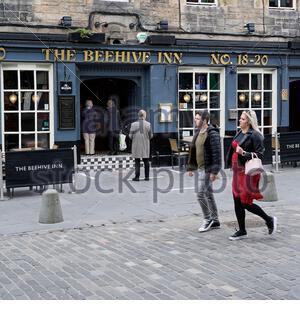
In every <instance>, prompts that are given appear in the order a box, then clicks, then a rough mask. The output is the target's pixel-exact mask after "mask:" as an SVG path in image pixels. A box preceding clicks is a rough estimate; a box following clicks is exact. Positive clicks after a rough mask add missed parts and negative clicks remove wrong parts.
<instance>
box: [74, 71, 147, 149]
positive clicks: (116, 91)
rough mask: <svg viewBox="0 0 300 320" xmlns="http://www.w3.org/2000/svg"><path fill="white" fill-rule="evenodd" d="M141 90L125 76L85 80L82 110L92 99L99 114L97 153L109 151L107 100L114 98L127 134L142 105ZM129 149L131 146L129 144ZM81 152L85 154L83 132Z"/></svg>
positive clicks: (81, 86) (81, 89)
mask: <svg viewBox="0 0 300 320" xmlns="http://www.w3.org/2000/svg"><path fill="white" fill-rule="evenodd" d="M140 97H141V95H140V92H139V88H138V85H137V84H136V82H135V81H133V80H128V79H123V78H108V77H100V78H99V77H98V78H93V79H88V80H84V81H82V82H81V85H80V111H81V113H82V111H83V110H84V108H85V101H86V100H92V101H93V105H94V107H95V109H96V111H97V112H98V114H99V130H98V131H97V134H96V139H95V153H96V154H101V153H103V154H106V153H107V152H108V141H107V126H108V114H107V109H106V107H107V101H108V99H113V100H114V102H115V104H116V106H117V108H118V110H119V112H120V120H121V123H120V125H121V130H122V131H124V133H125V134H126V133H127V131H128V130H129V126H130V124H131V122H133V121H134V120H135V119H136V114H137V109H138V108H139V105H140ZM128 149H129V146H128ZM80 150H81V154H84V140H83V137H82V134H81V147H80Z"/></svg>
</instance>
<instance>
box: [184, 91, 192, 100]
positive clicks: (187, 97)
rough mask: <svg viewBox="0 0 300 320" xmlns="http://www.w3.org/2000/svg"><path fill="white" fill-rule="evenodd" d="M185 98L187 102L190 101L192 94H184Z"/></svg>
mask: <svg viewBox="0 0 300 320" xmlns="http://www.w3.org/2000/svg"><path fill="white" fill-rule="evenodd" d="M183 100H184V101H185V102H190V100H191V96H190V95H189V94H188V93H186V94H185V95H184V96H183Z"/></svg>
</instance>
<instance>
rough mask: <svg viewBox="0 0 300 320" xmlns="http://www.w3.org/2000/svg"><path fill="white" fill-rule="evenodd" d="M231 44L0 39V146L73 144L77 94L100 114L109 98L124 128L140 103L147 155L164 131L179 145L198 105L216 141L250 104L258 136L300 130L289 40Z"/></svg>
mask: <svg viewBox="0 0 300 320" xmlns="http://www.w3.org/2000/svg"><path fill="white" fill-rule="evenodd" d="M161 41H164V37H163V36H161ZM230 45H231V48H230V50H228V49H227V47H228V46H227V45H226V43H225V45H224V42H221V41H198V42H197V43H195V41H193V46H191V45H190V44H189V42H188V41H186V42H184V41H182V40H176V42H175V44H174V45H165V46H155V45H151V44H143V45H140V46H124V45H123V46H117V45H114V46H109V45H101V44H100V45H99V44H92V43H89V44H88V45H87V44H75V45H74V43H66V42H62V41H57V42H56V43H53V42H52V43H49V42H48V43H46V42H44V43H43V44H41V43H40V42H38V43H37V42H35V41H32V42H29V41H26V42H24V41H15V42H12V41H10V42H9V43H5V42H2V43H1V44H0V54H1V56H0V59H1V89H0V96H1V137H0V139H1V140H0V143H1V146H2V149H3V150H6V151H9V150H11V149H18V148H32V147H35V148H39V147H40V148H51V147H52V146H53V145H58V146H64V147H66V146H73V145H74V144H75V145H77V146H78V148H79V150H80V149H82V147H81V144H82V139H81V119H80V114H81V111H82V108H83V105H84V101H85V99H87V98H89V99H92V100H93V102H94V105H95V106H97V107H98V108H99V110H100V112H101V110H104V112H105V104H106V100H107V99H108V98H109V97H111V96H114V97H116V101H117V102H118V108H119V110H120V113H121V122H122V128H123V129H124V131H126V128H128V126H129V125H130V123H131V122H132V121H134V120H135V119H136V114H137V111H138V110H139V109H140V108H144V109H145V110H146V111H147V113H148V119H149V120H150V122H151V124H152V127H153V132H154V134H155V138H154V141H153V145H152V152H153V153H157V152H159V153H160V154H166V152H167V151H168V150H169V146H168V138H169V137H175V138H177V139H178V141H179V142H180V141H181V140H184V139H185V138H186V137H190V136H192V135H193V126H194V121H193V119H194V115H195V112H196V111H198V110H203V109H208V110H209V111H210V113H211V122H212V124H214V125H216V126H218V127H219V128H220V133H221V137H222V138H223V139H225V138H226V137H227V136H231V135H233V134H234V132H235V131H236V128H237V126H238V118H239V115H240V113H241V112H242V110H244V109H253V110H255V111H256V113H257V116H258V122H259V126H260V128H261V130H262V132H263V134H264V135H272V134H274V133H276V132H277V131H281V132H284V131H297V130H300V127H299V126H300V122H299V121H296V118H297V110H296V109H297V97H296V96H297V94H298V92H299V90H298V86H299V80H300V71H299V70H300V69H299V64H300V59H299V57H298V56H297V54H296V53H295V52H294V51H293V50H291V49H290V48H289V45H288V43H287V42H286V43H281V44H280V45H279V44H272V43H260V46H259V47H258V46H255V47H252V46H251V45H252V44H251V42H244V43H243V42H235V43H234V42H231V43H230ZM275 47H276V50H275ZM104 122H105V121H104ZM104 122H103V124H104V125H105V123H104ZM97 148H98V150H97V151H104V152H105V150H106V145H105V130H99V135H98V142H96V149H97Z"/></svg>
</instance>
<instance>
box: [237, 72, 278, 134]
mask: <svg viewBox="0 0 300 320" xmlns="http://www.w3.org/2000/svg"><path fill="white" fill-rule="evenodd" d="M275 87H276V86H275V73H274V72H273V71H272V70H260V69H254V70H242V69H241V70H238V73H237V89H238V90H237V106H238V119H239V118H240V115H241V113H242V112H243V111H244V110H254V111H255V112H256V115H257V120H258V126H259V129H260V130H261V131H262V133H263V134H271V133H273V131H274V130H275V129H276V123H275V121H276V117H275V115H274V112H275V106H276V90H274V88H275Z"/></svg>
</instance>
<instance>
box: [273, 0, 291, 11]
mask: <svg viewBox="0 0 300 320" xmlns="http://www.w3.org/2000/svg"><path fill="white" fill-rule="evenodd" d="M278 1H279V4H278V6H277V7H271V6H270V1H269V5H268V6H269V9H271V10H296V7H297V3H296V0H292V1H293V6H292V7H282V6H281V0H278Z"/></svg>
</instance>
